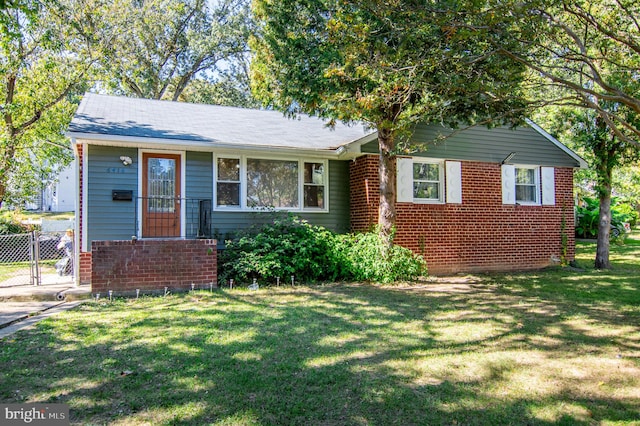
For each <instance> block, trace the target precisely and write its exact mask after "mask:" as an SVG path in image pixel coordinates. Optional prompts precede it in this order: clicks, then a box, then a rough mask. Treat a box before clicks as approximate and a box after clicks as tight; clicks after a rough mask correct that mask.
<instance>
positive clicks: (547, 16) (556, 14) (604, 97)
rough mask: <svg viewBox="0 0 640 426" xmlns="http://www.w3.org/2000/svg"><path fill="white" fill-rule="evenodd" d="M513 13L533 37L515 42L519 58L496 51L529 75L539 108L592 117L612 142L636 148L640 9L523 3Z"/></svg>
mask: <svg viewBox="0 0 640 426" xmlns="http://www.w3.org/2000/svg"><path fill="white" fill-rule="evenodd" d="M515 13H516V16H517V17H518V19H519V20H520V21H521V22H525V21H526V22H528V23H529V24H528V25H531V26H534V27H535V28H537V31H535V32H533V33H531V32H525V33H524V34H522V35H520V36H519V37H518V42H519V43H520V46H521V48H520V49H519V52H514V51H511V50H510V48H509V47H508V46H504V45H502V46H498V45H496V49H497V51H499V52H500V53H502V54H504V55H507V56H508V57H509V58H511V59H513V60H515V61H517V62H519V63H521V64H524V65H526V66H527V67H529V69H530V70H532V74H531V76H530V77H531V79H530V81H533V82H535V84H536V85H538V93H539V94H540V99H539V100H540V104H544V105H548V104H555V105H565V106H575V107H579V108H585V109H590V110H593V111H596V112H597V113H598V115H599V116H600V117H601V119H602V120H603V122H604V124H606V126H607V127H609V128H610V129H611V131H612V132H613V133H614V134H615V136H616V138H617V139H619V140H620V141H622V142H626V143H627V144H631V145H635V146H636V147H640V123H639V122H638V120H637V118H636V117H637V116H638V115H639V114H640V79H639V78H638V70H640V22H639V21H638V17H640V3H638V2H637V1H635V0H596V1H584V0H578V1H575V0H571V1H568V0H552V1H546V0H545V1H541V0H527V1H525V2H523V3H521V4H520V5H519V7H518V8H517V9H516V10H515ZM532 35H533V37H532Z"/></svg>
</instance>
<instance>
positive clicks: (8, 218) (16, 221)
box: [0, 211, 33, 235]
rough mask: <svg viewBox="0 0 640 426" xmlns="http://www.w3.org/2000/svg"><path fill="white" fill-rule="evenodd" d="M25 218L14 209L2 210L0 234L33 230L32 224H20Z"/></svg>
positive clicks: (22, 232)
mask: <svg viewBox="0 0 640 426" xmlns="http://www.w3.org/2000/svg"><path fill="white" fill-rule="evenodd" d="M24 219H25V218H24V217H23V216H22V215H20V214H19V213H17V212H14V211H4V212H2V214H0V235H10V234H24V233H27V232H30V231H32V230H33V226H32V225H24V224H22V220H24Z"/></svg>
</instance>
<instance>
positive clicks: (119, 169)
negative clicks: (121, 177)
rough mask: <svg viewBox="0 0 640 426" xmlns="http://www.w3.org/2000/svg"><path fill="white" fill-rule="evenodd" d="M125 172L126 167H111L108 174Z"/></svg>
mask: <svg viewBox="0 0 640 426" xmlns="http://www.w3.org/2000/svg"><path fill="white" fill-rule="evenodd" d="M125 170H126V169H125V168H124V167H109V168H108V169H107V173H124V172H125Z"/></svg>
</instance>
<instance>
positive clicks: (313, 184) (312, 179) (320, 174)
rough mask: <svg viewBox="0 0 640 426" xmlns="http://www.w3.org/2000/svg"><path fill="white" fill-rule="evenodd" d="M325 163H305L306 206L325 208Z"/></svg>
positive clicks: (309, 207)
mask: <svg viewBox="0 0 640 426" xmlns="http://www.w3.org/2000/svg"><path fill="white" fill-rule="evenodd" d="M324 171H325V167H324V163H307V162H305V163H304V181H303V182H304V183H303V184H304V188H303V192H304V208H305V209H324V189H325V173H324Z"/></svg>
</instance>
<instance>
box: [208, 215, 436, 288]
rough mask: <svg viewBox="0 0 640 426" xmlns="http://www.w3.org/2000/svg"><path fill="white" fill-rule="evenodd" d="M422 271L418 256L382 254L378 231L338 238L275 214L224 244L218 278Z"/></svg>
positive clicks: (382, 278)
mask: <svg viewBox="0 0 640 426" xmlns="http://www.w3.org/2000/svg"><path fill="white" fill-rule="evenodd" d="M387 251H388V253H387ZM424 273H426V265H425V263H424V261H423V259H422V258H421V257H418V256H415V255H413V253H412V252H411V251H409V250H407V249H405V248H402V247H399V246H394V247H392V248H391V249H390V250H386V248H385V245H384V241H383V239H381V238H380V237H379V236H378V234H377V233H367V234H356V235H339V234H334V233H332V232H331V231H329V230H327V229H325V228H323V227H320V226H313V225H311V224H309V223H307V222H306V221H304V220H301V219H299V218H297V217H295V216H292V215H287V216H284V217H283V216H278V215H275V216H274V219H273V221H272V222H271V223H269V224H266V225H262V226H259V227H256V228H252V229H250V230H248V231H246V232H243V233H242V234H241V235H239V236H238V238H236V239H233V240H230V241H227V242H226V249H225V250H223V252H222V255H221V258H220V270H219V272H218V276H219V277H220V278H222V279H230V278H232V279H234V280H236V281H237V282H250V281H251V280H252V279H253V278H256V279H258V280H260V281H263V282H265V281H266V282H267V283H273V282H275V281H276V277H281V279H282V280H283V282H288V280H289V277H290V276H291V275H294V276H295V279H296V281H298V282H315V281H335V280H347V281H375V282H393V281H398V280H409V279H413V278H416V277H418V276H420V275H423V274H424Z"/></svg>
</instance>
